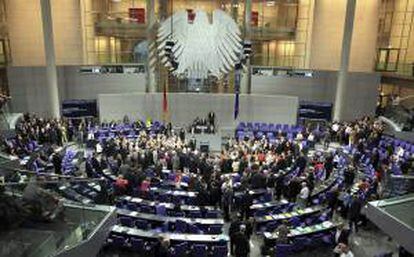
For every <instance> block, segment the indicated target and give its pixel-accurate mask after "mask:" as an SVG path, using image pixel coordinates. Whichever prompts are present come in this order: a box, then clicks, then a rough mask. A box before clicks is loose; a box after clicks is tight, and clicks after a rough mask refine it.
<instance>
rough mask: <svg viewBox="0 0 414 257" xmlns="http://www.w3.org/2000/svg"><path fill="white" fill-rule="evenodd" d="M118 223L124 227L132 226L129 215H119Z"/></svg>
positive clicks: (132, 222)
mask: <svg viewBox="0 0 414 257" xmlns="http://www.w3.org/2000/svg"><path fill="white" fill-rule="evenodd" d="M119 223H120V224H121V225H122V226H125V227H130V228H132V227H134V221H133V220H132V218H130V217H120V218H119Z"/></svg>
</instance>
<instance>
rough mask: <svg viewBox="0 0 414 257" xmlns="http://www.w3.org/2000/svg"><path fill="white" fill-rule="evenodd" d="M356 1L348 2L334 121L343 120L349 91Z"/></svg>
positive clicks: (349, 0)
mask: <svg viewBox="0 0 414 257" xmlns="http://www.w3.org/2000/svg"><path fill="white" fill-rule="evenodd" d="M355 6H356V0H347V4H346V13H345V23H344V33H343V37H342V51H341V64H340V67H339V71H338V79H337V83H336V95H335V106H334V120H337V121H340V120H341V119H342V118H343V110H344V108H345V107H344V106H343V105H344V104H343V103H344V98H345V95H346V90H347V88H346V87H347V80H348V69H349V59H350V53H351V42H352V32H353V27H354V16H355Z"/></svg>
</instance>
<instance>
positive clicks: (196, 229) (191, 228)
mask: <svg viewBox="0 0 414 257" xmlns="http://www.w3.org/2000/svg"><path fill="white" fill-rule="evenodd" d="M187 227H188V232H189V233H190V234H202V233H203V231H202V230H201V229H200V228H199V227H198V226H197V225H195V224H188V226H187Z"/></svg>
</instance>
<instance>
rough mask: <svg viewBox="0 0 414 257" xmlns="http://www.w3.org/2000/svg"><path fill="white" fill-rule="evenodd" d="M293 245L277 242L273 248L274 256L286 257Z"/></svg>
mask: <svg viewBox="0 0 414 257" xmlns="http://www.w3.org/2000/svg"><path fill="white" fill-rule="evenodd" d="M292 251H293V247H292V245H290V244H277V245H276V248H275V253H276V255H275V256H276V257H286V256H288V255H289V254H290V253H292Z"/></svg>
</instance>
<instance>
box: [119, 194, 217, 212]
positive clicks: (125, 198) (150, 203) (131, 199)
mask: <svg viewBox="0 0 414 257" xmlns="http://www.w3.org/2000/svg"><path fill="white" fill-rule="evenodd" d="M118 199H119V200H121V201H124V202H127V203H128V202H129V203H135V204H139V205H146V206H151V207H155V206H157V205H164V206H165V208H166V209H168V210H174V209H175V208H176V206H175V204H173V203H161V202H155V201H150V200H145V199H142V198H139V197H131V196H123V197H120V198H118ZM179 209H180V210H181V211H202V210H208V211H213V210H217V209H216V208H215V207H214V206H203V207H200V206H196V205H180V206H179Z"/></svg>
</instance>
